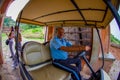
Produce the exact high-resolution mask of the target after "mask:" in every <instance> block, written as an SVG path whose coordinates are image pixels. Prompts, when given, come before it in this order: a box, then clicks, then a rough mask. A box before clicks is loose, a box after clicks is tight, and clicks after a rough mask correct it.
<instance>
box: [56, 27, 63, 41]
mask: <svg viewBox="0 0 120 80" xmlns="http://www.w3.org/2000/svg"><path fill="white" fill-rule="evenodd" d="M57 36H58V37H59V38H60V39H61V38H63V37H64V29H63V28H58V32H57Z"/></svg>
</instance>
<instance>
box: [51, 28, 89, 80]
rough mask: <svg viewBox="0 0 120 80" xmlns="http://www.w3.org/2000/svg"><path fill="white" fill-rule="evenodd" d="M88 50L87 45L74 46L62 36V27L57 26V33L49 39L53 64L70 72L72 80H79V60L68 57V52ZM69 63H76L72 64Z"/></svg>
mask: <svg viewBox="0 0 120 80" xmlns="http://www.w3.org/2000/svg"><path fill="white" fill-rule="evenodd" d="M82 50H86V51H89V50H90V47H89V46H76V45H72V43H71V42H69V41H67V40H66V39H65V38H64V29H63V28H62V27H59V28H57V35H56V36H55V37H54V38H53V39H52V40H51V41H50V51H51V56H52V59H53V65H55V66H57V67H60V68H62V69H64V70H66V71H68V72H70V73H72V78H73V79H74V80H81V75H80V71H81V61H80V58H79V57H76V58H69V57H68V52H75V51H82ZM71 64H76V66H72V65H71Z"/></svg>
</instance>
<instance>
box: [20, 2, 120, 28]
mask: <svg viewBox="0 0 120 80" xmlns="http://www.w3.org/2000/svg"><path fill="white" fill-rule="evenodd" d="M118 1H119V0H111V2H112V4H113V6H115V7H116V8H118V5H119V3H118ZM112 19H113V15H112V13H111V11H110V9H109V8H108V7H107V5H106V4H105V3H104V1H103V0H30V1H29V3H28V4H27V5H26V6H25V8H24V9H23V12H22V16H21V19H20V21H21V22H23V23H31V24H37V25H49V26H80V27H85V26H87V27H91V26H92V27H94V26H95V25H96V26H97V27H98V28H105V27H106V26H107V25H108V24H109V23H110V21H111V20H112Z"/></svg>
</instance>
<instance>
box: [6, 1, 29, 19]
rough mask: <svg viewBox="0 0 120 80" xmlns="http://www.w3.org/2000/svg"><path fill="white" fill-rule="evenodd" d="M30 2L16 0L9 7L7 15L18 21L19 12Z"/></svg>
mask: <svg viewBox="0 0 120 80" xmlns="http://www.w3.org/2000/svg"><path fill="white" fill-rule="evenodd" d="M28 2H29V0H14V1H13V3H12V4H11V5H10V6H9V8H8V10H7V13H6V16H8V17H11V18H12V19H13V20H14V21H16V19H17V17H18V14H19V12H20V11H21V9H22V8H23V7H24V6H25V5H26V4H27V3H28Z"/></svg>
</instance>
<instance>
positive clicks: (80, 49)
mask: <svg viewBox="0 0 120 80" xmlns="http://www.w3.org/2000/svg"><path fill="white" fill-rule="evenodd" d="M60 50H63V51H67V52H77V51H82V50H86V51H88V50H90V47H89V46H70V47H66V46H62V47H60Z"/></svg>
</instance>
